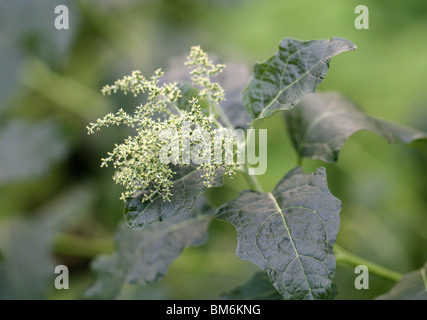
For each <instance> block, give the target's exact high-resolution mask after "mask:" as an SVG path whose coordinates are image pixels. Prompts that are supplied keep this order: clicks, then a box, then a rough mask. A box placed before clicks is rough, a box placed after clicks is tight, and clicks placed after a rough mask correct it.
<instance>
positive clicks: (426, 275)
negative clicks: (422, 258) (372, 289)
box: [377, 263, 427, 300]
mask: <svg viewBox="0 0 427 320" xmlns="http://www.w3.org/2000/svg"><path fill="white" fill-rule="evenodd" d="M377 299H378V300H427V263H426V264H425V265H424V267H422V268H421V269H420V270H417V271H414V272H411V273H408V274H407V275H405V276H403V277H402V279H401V280H400V281H399V282H398V283H396V285H395V286H394V287H393V288H392V289H391V290H390V291H389V292H388V293H386V294H384V295H382V296H379V297H378V298H377Z"/></svg>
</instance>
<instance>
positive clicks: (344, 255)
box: [334, 244, 403, 282]
mask: <svg viewBox="0 0 427 320" xmlns="http://www.w3.org/2000/svg"><path fill="white" fill-rule="evenodd" d="M334 252H335V258H336V261H337V264H343V265H347V266H350V267H356V266H358V265H364V266H366V267H368V270H369V272H370V273H372V274H375V275H377V276H379V277H381V278H384V279H388V280H392V281H394V282H397V281H399V280H400V279H401V278H402V276H403V275H402V274H401V273H399V272H396V271H394V270H390V269H388V268H386V267H383V266H381V265H378V264H376V263H375V262H372V261H369V260H366V259H364V258H362V257H359V256H357V255H355V254H353V253H351V252H348V251H347V250H345V249H343V248H341V247H340V246H339V245H337V244H336V245H335V247H334Z"/></svg>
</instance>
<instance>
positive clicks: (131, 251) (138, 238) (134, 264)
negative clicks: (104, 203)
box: [86, 198, 213, 299]
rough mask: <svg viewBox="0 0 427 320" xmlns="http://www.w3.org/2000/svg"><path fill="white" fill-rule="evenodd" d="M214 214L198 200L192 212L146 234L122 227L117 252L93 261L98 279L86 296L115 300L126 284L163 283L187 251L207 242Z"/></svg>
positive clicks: (158, 224)
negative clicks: (186, 249)
mask: <svg viewBox="0 0 427 320" xmlns="http://www.w3.org/2000/svg"><path fill="white" fill-rule="evenodd" d="M212 215H213V210H212V209H211V208H210V207H209V206H208V205H207V204H206V202H204V199H203V198H199V200H198V201H197V204H196V205H195V206H194V208H193V210H192V211H191V212H189V213H187V214H182V215H178V216H175V217H173V218H172V219H170V220H169V221H166V222H157V223H154V224H152V225H150V226H149V227H147V228H146V229H144V230H143V231H133V230H131V229H129V228H128V227H127V226H126V225H125V224H122V225H121V226H120V228H119V231H118V232H117V234H116V247H117V250H116V252H115V253H113V254H112V255H111V256H106V255H102V256H99V257H98V258H96V259H95V260H94V261H93V263H92V269H93V270H94V271H95V272H96V273H97V279H96V282H95V283H94V284H93V286H92V287H90V288H89V289H88V291H87V292H86V295H87V296H88V297H89V298H103V299H115V298H119V297H120V293H121V291H122V288H123V286H124V285H125V284H127V283H129V284H146V283H151V282H155V281H158V280H160V279H161V278H162V277H163V276H164V275H165V274H166V272H167V270H168V268H169V265H170V264H171V263H172V262H173V261H174V260H175V259H176V258H178V257H179V255H180V254H181V252H182V251H183V250H184V249H185V248H188V247H190V246H200V245H202V244H203V243H205V241H206V239H207V228H208V226H209V223H210V221H211V219H212Z"/></svg>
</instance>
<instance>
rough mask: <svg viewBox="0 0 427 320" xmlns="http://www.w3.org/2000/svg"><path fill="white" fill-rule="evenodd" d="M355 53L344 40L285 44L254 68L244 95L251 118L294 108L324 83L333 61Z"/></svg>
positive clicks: (290, 42) (289, 40)
mask: <svg viewBox="0 0 427 320" xmlns="http://www.w3.org/2000/svg"><path fill="white" fill-rule="evenodd" d="M355 49H356V46H355V45H354V44H353V43H352V42H351V41H349V40H346V39H343V38H332V39H329V40H313V41H300V40H295V39H284V40H282V42H281V43H280V46H279V50H278V51H277V52H276V53H275V54H274V55H273V56H272V57H271V58H269V59H268V60H266V61H265V62H262V63H256V64H255V66H254V75H253V76H252V79H251V81H250V83H249V85H248V87H247V88H246V89H245V90H244V91H243V102H244V104H245V106H246V109H247V111H248V113H249V116H250V117H251V119H252V120H259V119H262V118H265V117H268V116H270V115H272V113H273V112H275V111H278V110H288V109H291V108H293V107H294V106H295V105H296V104H297V103H298V102H299V101H301V99H302V98H304V96H306V95H308V94H310V93H313V92H314V90H315V88H316V87H317V86H318V85H319V84H320V83H321V82H322V80H323V78H324V77H325V75H326V72H327V71H328V69H329V62H330V60H331V59H332V57H334V56H335V55H337V54H339V53H341V52H346V51H351V50H355Z"/></svg>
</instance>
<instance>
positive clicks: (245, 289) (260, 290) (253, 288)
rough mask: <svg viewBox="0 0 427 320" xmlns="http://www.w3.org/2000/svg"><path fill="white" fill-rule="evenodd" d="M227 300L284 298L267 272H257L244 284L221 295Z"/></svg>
mask: <svg viewBox="0 0 427 320" xmlns="http://www.w3.org/2000/svg"><path fill="white" fill-rule="evenodd" d="M221 298H222V299H225V300H282V299H283V298H282V296H281V295H280V293H279V292H277V290H276V288H274V286H273V285H272V284H271V281H270V279H269V278H268V275H267V274H266V273H265V272H257V273H255V274H254V276H253V277H252V278H251V279H250V280H249V281H248V282H247V283H245V284H244V285H241V286H239V287H237V288H235V289H233V290H231V291H230V292H228V293H223V294H222V295H221Z"/></svg>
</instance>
